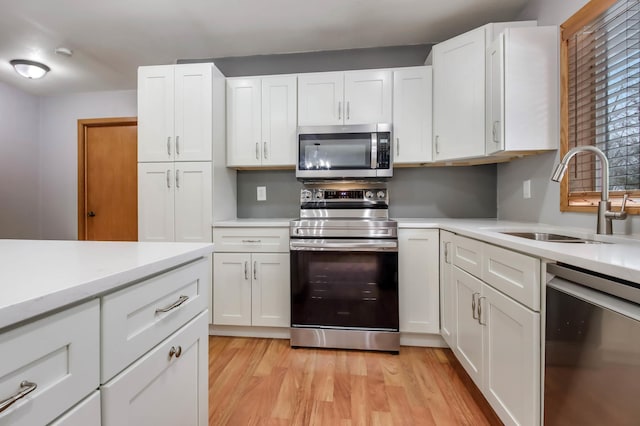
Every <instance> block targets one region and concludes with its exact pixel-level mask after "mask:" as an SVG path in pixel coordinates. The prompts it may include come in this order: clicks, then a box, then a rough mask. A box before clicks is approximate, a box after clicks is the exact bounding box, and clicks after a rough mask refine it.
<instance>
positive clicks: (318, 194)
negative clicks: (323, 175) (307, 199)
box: [314, 191, 322, 200]
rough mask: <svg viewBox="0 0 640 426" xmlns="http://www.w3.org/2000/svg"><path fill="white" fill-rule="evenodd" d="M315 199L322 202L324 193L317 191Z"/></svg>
mask: <svg viewBox="0 0 640 426" xmlns="http://www.w3.org/2000/svg"><path fill="white" fill-rule="evenodd" d="M314 197H315V199H316V200H322V191H316V193H315V194H314Z"/></svg>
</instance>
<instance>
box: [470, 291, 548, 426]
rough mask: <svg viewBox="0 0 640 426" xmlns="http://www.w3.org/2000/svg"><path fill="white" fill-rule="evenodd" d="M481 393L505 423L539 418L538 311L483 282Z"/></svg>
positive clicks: (536, 421)
mask: <svg viewBox="0 0 640 426" xmlns="http://www.w3.org/2000/svg"><path fill="white" fill-rule="evenodd" d="M482 293H483V294H482V297H481V299H480V301H479V303H480V308H481V309H480V312H481V314H480V321H481V322H482V323H483V324H486V325H485V326H484V328H483V334H484V357H483V358H484V365H483V376H484V378H483V386H482V389H483V393H484V395H485V397H486V398H487V401H489V403H490V404H491V406H492V407H493V409H494V410H495V411H496V413H497V414H498V416H499V417H500V419H501V420H502V421H503V422H504V423H505V424H506V425H538V424H539V419H540V314H539V313H536V312H533V311H531V310H529V309H527V308H526V307H524V306H522V305H520V304H519V303H517V302H515V301H514V300H512V299H510V298H508V297H507V296H505V295H503V294H502V293H500V292H498V291H496V290H494V289H493V288H491V287H490V286H488V285H486V284H483V289H482Z"/></svg>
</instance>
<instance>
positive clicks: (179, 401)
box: [0, 240, 213, 425]
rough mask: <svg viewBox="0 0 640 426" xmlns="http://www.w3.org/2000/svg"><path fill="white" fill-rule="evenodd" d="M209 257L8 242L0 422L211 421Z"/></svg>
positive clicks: (106, 245)
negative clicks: (208, 370)
mask: <svg viewBox="0 0 640 426" xmlns="http://www.w3.org/2000/svg"><path fill="white" fill-rule="evenodd" d="M212 251H213V245H212V244H193V243H136V242H91V241H87V242H85V241H27V240H0V253H1V254H2V268H0V282H1V283H2V286H1V287H0V350H1V351H2V353H3V356H2V360H3V362H2V365H0V425H8V424H11V425H32V424H49V423H51V422H53V423H51V424H56V425H75V424H83V425H93V424H96V425H99V424H102V425H110V424H113V425H115V424H142V423H149V422H151V423H153V424H167V425H168V424H178V423H180V422H181V421H186V422H187V423H188V424H194V425H196V424H197V425H205V424H207V410H208V403H207V377H208V375H207V365H208V363H207V359H208V338H207V324H208V311H207V309H208V305H209V287H210V271H211V263H210V256H209V255H210V254H211V253H212ZM167 385H171V386H167ZM134 395H135V398H134ZM163 400H166V402H169V400H170V401H171V404H163V403H162V401H163ZM194 401H196V402H197V403H195V404H194ZM159 402H160V403H159Z"/></svg>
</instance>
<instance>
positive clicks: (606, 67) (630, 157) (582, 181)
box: [568, 0, 640, 193]
mask: <svg viewBox="0 0 640 426" xmlns="http://www.w3.org/2000/svg"><path fill="white" fill-rule="evenodd" d="M568 72H569V74H568V119H569V122H568V124H569V126H568V130H569V132H568V133H569V140H568V143H569V149H571V148H573V147H575V146H580V145H594V146H596V147H598V148H600V149H601V150H602V151H603V152H604V153H605V155H606V156H607V158H608V159H609V167H610V169H609V176H610V177H609V189H610V190H611V191H626V190H637V189H639V188H640V1H638V0H635V1H631V0H620V1H618V2H616V3H615V4H614V5H613V6H611V7H610V8H609V9H608V10H607V11H606V12H604V13H603V14H602V15H601V16H599V17H598V18H597V19H595V20H594V21H593V22H591V23H590V24H589V25H587V26H585V27H584V28H583V29H582V31H578V32H577V33H576V34H575V35H573V36H572V37H571V38H570V39H569V40H568ZM570 167H571V169H570V173H569V192H570V193H580V192H591V191H596V190H599V188H600V179H601V176H602V175H601V170H600V163H599V162H598V161H597V160H596V159H595V157H594V156H593V155H589V154H587V155H585V154H579V155H578V156H577V157H576V158H575V159H574V161H573V162H572V164H571V166H570Z"/></svg>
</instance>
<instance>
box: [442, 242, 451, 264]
mask: <svg viewBox="0 0 640 426" xmlns="http://www.w3.org/2000/svg"><path fill="white" fill-rule="evenodd" d="M450 246H451V241H447V242H445V243H444V262H445V263H448V264H449V265H451V258H450V257H449V255H450V254H451V251H450V249H449V247H450Z"/></svg>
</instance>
